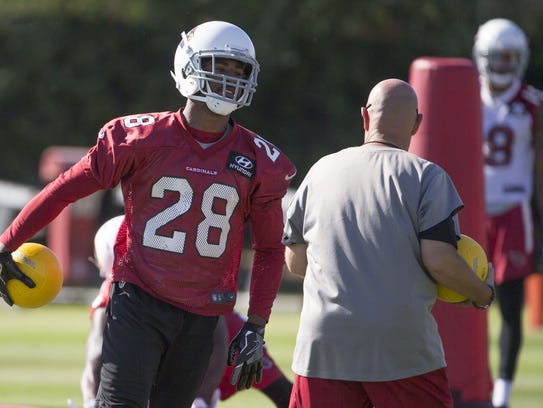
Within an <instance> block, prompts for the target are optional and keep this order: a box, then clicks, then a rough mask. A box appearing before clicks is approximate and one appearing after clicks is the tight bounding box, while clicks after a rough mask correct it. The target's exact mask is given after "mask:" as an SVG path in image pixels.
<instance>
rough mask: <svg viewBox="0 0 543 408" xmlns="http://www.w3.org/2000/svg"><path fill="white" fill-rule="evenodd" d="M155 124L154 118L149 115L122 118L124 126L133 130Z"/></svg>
mask: <svg viewBox="0 0 543 408" xmlns="http://www.w3.org/2000/svg"><path fill="white" fill-rule="evenodd" d="M153 123H155V118H154V117H152V116H151V115H140V116H127V117H126V118H124V126H125V127H127V128H133V127H136V126H147V125H152V124H153Z"/></svg>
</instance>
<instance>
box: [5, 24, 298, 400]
mask: <svg viewBox="0 0 543 408" xmlns="http://www.w3.org/2000/svg"><path fill="white" fill-rule="evenodd" d="M181 37H182V38H181V41H180V43H179V45H178V46H177V49H176V52H175V58H174V73H172V75H173V77H174V80H175V82H176V85H177V88H178V89H179V91H180V92H181V94H182V95H183V96H184V97H186V98H187V100H186V104H185V106H184V107H182V108H180V109H179V110H177V111H175V112H169V111H168V112H151V113H145V114H135V115H129V116H124V117H119V118H115V119H113V120H111V121H109V122H108V123H106V124H105V125H104V126H103V127H102V128H101V129H100V131H99V132H98V138H97V141H96V145H95V146H93V147H92V148H91V149H90V150H89V151H88V153H87V155H86V156H85V157H83V158H82V159H81V160H80V161H79V162H78V163H76V164H75V165H74V166H72V167H71V168H69V169H68V170H67V171H65V172H64V173H62V174H61V175H59V176H58V177H57V178H56V179H55V180H53V181H52V182H50V183H49V184H48V185H47V186H45V188H44V189H43V190H42V191H41V192H39V193H38V194H37V195H36V196H35V197H34V198H33V199H32V200H31V201H30V202H29V203H28V204H27V205H26V206H25V207H24V208H23V209H22V210H21V212H20V213H19V214H18V215H17V217H16V218H15V220H14V221H13V222H12V223H11V224H10V225H9V226H8V228H7V229H6V230H5V231H4V233H3V234H2V235H1V236H0V252H1V253H2V254H1V256H0V262H2V265H8V263H9V264H10V266H12V265H11V264H12V263H13V261H12V259H11V256H10V253H11V251H14V250H16V249H17V248H18V247H19V246H20V245H21V244H22V243H24V242H25V241H27V240H28V239H29V238H31V237H32V236H33V235H34V234H35V233H36V232H38V231H39V230H41V229H42V228H44V227H45V226H46V225H47V224H48V223H49V222H50V221H51V220H53V219H54V218H55V217H56V216H57V215H58V214H59V213H60V212H61V211H62V210H63V209H64V208H65V207H66V206H67V205H68V204H70V203H73V202H74V201H77V200H79V199H80V198H83V197H85V196H88V195H90V194H92V193H94V192H96V191H98V190H101V189H111V188H113V187H115V186H117V185H118V184H120V185H121V189H122V192H123V199H124V207H125V209H124V214H125V218H124V220H123V222H122V224H121V227H120V230H119V234H118V235H117V242H116V243H115V265H114V268H113V276H112V280H113V285H112V289H111V290H112V294H111V298H110V304H109V307H108V309H107V310H108V313H107V314H106V319H107V324H106V326H105V330H104V337H103V339H104V340H103V347H102V361H103V365H102V369H101V375H100V386H99V389H98V396H97V400H96V406H97V407H108V406H112V405H115V406H121V405H122V406H132V407H139V408H147V407H148V406H149V407H151V408H153V407H190V406H191V404H192V402H193V401H194V398H195V397H196V394H197V392H198V390H199V388H200V384H201V383H202V380H203V378H204V375H205V370H206V368H207V366H208V361H209V357H210V355H211V352H212V350H213V334H214V331H215V327H216V325H217V321H218V318H219V316H220V315H224V314H228V313H230V312H231V311H232V310H233V307H234V305H235V302H236V293H237V283H238V271H239V264H240V255H241V250H242V242H243V235H244V229H245V225H246V224H247V223H249V224H250V226H251V237H252V246H253V249H254V251H255V254H254V260H253V265H252V272H251V284H250V294H249V308H248V320H247V322H246V323H245V324H244V325H243V327H242V329H241V330H240V332H239V333H238V335H236V336H235V337H234V339H233V340H232V342H231V343H230V348H229V351H228V362H229V364H232V365H234V366H235V368H234V371H233V374H232V379H231V381H232V382H233V383H236V384H237V386H238V388H249V387H251V385H252V383H253V380H256V381H257V382H258V381H259V380H260V377H261V367H262V357H263V351H262V348H263V344H264V340H263V337H264V329H265V325H266V324H267V322H268V319H269V316H270V313H271V308H272V305H273V301H274V299H275V297H276V295H277V291H278V288H279V284H280V281H281V276H282V270H283V264H284V247H283V245H282V244H281V235H282V227H283V214H282V209H281V199H282V197H283V196H284V195H285V192H286V191H287V188H288V186H289V184H290V182H291V179H292V178H293V177H294V175H295V174H296V168H295V166H294V165H293V164H292V163H291V162H290V160H289V159H288V158H287V157H286V156H285V155H284V154H283V153H281V152H280V151H279V150H278V149H277V148H276V147H275V146H274V145H273V144H271V143H270V142H268V141H267V140H265V139H263V138H262V137H260V136H259V135H258V134H256V133H254V132H252V131H250V130H248V129H246V128H244V127H242V126H241V125H239V124H238V123H236V122H235V121H234V120H233V119H232V118H231V116H230V114H231V113H232V112H233V111H235V110H236V109H239V108H241V107H244V106H249V105H250V104H251V101H252V98H253V94H254V93H255V91H256V86H257V77H258V72H259V70H260V67H259V64H258V62H257V60H256V55H255V49H254V46H253V43H252V41H251V39H250V38H249V36H248V35H247V33H245V32H244V31H243V30H242V29H241V28H239V27H237V26H235V25H233V24H230V23H226V22H221V21H211V22H207V23H203V24H200V25H198V26H197V27H195V28H194V29H192V30H190V31H189V32H187V33H185V32H183V33H182V35H181ZM0 291H2V292H5V291H3V290H2V288H1V287H0ZM3 295H4V297H5V299H6V300H8V301H9V295H8V294H7V292H6V293H3ZM8 303H9V302H8Z"/></svg>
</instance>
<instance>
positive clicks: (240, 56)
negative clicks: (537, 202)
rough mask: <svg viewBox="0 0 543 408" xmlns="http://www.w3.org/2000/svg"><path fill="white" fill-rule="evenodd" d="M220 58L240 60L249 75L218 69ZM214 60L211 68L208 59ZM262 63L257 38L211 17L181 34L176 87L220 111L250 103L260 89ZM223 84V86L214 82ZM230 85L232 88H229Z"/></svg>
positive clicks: (193, 98) (223, 111) (172, 73)
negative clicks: (227, 72) (256, 50)
mask: <svg viewBox="0 0 543 408" xmlns="http://www.w3.org/2000/svg"><path fill="white" fill-rule="evenodd" d="M219 58H222V59H232V60H236V61H240V62H241V63H242V64H243V67H244V71H245V77H244V78H238V77H234V76H231V75H225V74H222V73H219V72H216V71H215V61H216V60H217V59H219ZM207 61H211V65H210V66H211V69H210V70H206V69H204V62H207ZM259 71H260V66H259V64H258V62H257V60H256V55H255V48H254V45H253V42H252V41H251V39H250V38H249V36H248V35H247V33H245V31H243V30H242V29H241V28H239V27H238V26H236V25H234V24H230V23H227V22H223V21H209V22H207V23H203V24H200V25H198V26H196V27H195V28H193V29H192V30H190V31H189V32H188V34H186V33H185V32H183V33H182V34H181V42H180V43H179V45H178V47H177V49H176V51H175V58H174V71H173V72H171V75H172V77H173V79H174V80H175V83H176V87H177V89H178V90H179V92H181V95H183V96H184V97H186V98H189V99H191V100H195V101H200V102H205V103H206V104H207V106H208V108H209V109H210V110H211V111H212V112H214V113H216V114H219V115H223V116H227V115H229V114H230V113H232V112H233V111H234V110H236V109H239V108H241V107H243V106H249V105H250V104H251V102H252V99H253V94H254V93H255V92H256V86H257V78H258V72H259ZM214 84H215V85H216V84H218V85H220V87H219V88H220V90H219V91H218V90H217V87H213V85H214ZM227 87H228V88H229V89H232V91H227Z"/></svg>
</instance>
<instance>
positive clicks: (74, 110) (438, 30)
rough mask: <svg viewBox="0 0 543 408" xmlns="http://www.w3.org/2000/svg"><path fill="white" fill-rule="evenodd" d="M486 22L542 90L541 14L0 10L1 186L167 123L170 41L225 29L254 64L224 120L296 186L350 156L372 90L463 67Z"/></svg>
mask: <svg viewBox="0 0 543 408" xmlns="http://www.w3.org/2000/svg"><path fill="white" fill-rule="evenodd" d="M494 17H507V18H510V19H512V20H514V21H515V22H517V23H518V24H519V25H520V26H521V27H522V28H523V29H524V30H525V32H526V33H527V35H528V37H529V38H530V40H531V51H532V57H531V61H530V64H529V68H528V72H527V76H526V78H527V80H528V81H529V82H531V83H532V84H534V85H535V86H537V87H539V88H543V75H542V74H541V73H543V49H542V48H543V44H542V43H541V42H539V40H540V39H542V38H543V25H542V24H541V23H540V22H541V21H543V2H541V1H540V0H517V1H515V2H511V1H502V0H441V1H439V0H366V1H358V2H356V1H346V0H298V1H294V0H272V1H268V0H265V1H262V0H229V1H222V2H219V1H212V0H184V1H173V0H2V1H1V3H0V19H1V21H2V23H1V24H0V47H1V48H0V49H1V50H2V53H1V61H0V119H1V121H2V132H1V136H0V179H4V180H9V181H16V182H22V183H27V184H35V185H37V184H40V183H41V182H40V180H39V179H38V176H37V171H38V161H39V158H40V155H41V152H42V151H43V149H44V148H45V147H48V146H51V145H68V146H86V147H88V146H91V145H93V144H94V143H95V138H96V134H97V132H98V130H99V128H100V127H101V125H102V124H103V123H105V122H106V121H108V120H109V119H111V118H113V117H116V116H121V115H126V114H132V113H140V112H152V111H162V110H176V109H178V107H179V106H181V105H183V103H184V99H183V98H182V96H181V95H180V94H179V93H178V91H177V90H176V89H175V87H174V83H173V80H172V79H171V77H170V74H169V71H170V70H171V69H172V66H173V55H174V52H175V48H176V46H177V43H178V41H179V39H180V33H181V31H184V30H185V31H188V30H190V29H191V28H192V27H193V26H195V25H197V24H199V23H201V22H204V21H207V20H225V21H229V22H232V23H234V24H237V25H239V26H240V27H242V28H243V29H245V30H246V31H247V33H248V34H249V35H250V36H251V38H252V39H253V42H254V44H255V47H256V50H257V58H258V60H259V62H260V64H261V75H260V76H259V86H258V91H257V93H256V96H255V99H254V101H253V105H252V106H251V107H250V108H247V109H241V110H240V111H237V112H235V113H234V114H233V116H234V118H235V119H236V120H237V121H238V122H240V123H241V124H243V125H245V126H247V127H249V128H251V129H253V130H255V131H257V132H258V133H260V134H261V135H262V136H263V137H265V138H266V139H268V140H270V141H271V142H273V143H275V144H277V145H278V146H279V147H280V148H281V149H282V150H283V151H284V152H285V153H287V154H288V155H289V156H290V157H291V158H292V159H293V160H294V161H295V163H296V164H297V166H298V168H299V171H300V172H299V174H300V176H299V177H297V179H296V180H295V181H294V184H295V185H296V184H297V183H299V182H300V181H301V179H302V176H303V175H305V173H306V171H307V170H308V168H309V166H310V165H311V164H312V163H313V162H314V161H315V160H316V159H317V158H318V157H320V156H322V155H323V154H327V153H330V152H332V151H335V150H338V149H340V148H343V147H346V146H350V145H355V144H360V143H361V142H362V134H363V133H362V122H361V118H360V106H362V105H363V104H364V103H365V98H366V95H367V93H368V92H369V90H370V89H371V87H372V86H373V85H374V84H375V83H376V82H378V81H380V80H382V79H384V78H386V77H397V78H401V79H404V80H407V79H408V73H409V67H410V65H411V63H412V62H413V60H415V59H416V58H418V57H421V56H439V57H465V58H470V56H471V47H472V43H473V35H474V34H475V32H476V30H477V27H478V26H479V25H480V24H481V23H483V22H484V21H486V20H488V19H489V18H494ZM443 97H444V98H446V97H447V95H443ZM459 117H461V112H459Z"/></svg>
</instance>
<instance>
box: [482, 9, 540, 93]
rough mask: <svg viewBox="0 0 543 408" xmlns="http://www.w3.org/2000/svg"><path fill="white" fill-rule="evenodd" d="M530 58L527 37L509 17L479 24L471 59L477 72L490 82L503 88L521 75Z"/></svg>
mask: <svg viewBox="0 0 543 408" xmlns="http://www.w3.org/2000/svg"><path fill="white" fill-rule="evenodd" d="M529 58H530V49H529V47H528V38H527V37H526V35H525V34H524V31H522V29H521V28H520V27H519V26H518V25H516V24H515V23H513V22H512V21H510V20H507V19H505V18H495V19H492V20H489V21H487V22H486V23H484V24H483V25H481V26H480V27H479V30H478V31H477V34H476V35H475V43H474V45H473V59H474V60H475V63H476V64H477V69H478V70H479V74H480V75H482V76H483V78H485V79H486V80H487V81H489V82H490V83H491V84H493V85H495V86H498V87H501V88H506V87H508V86H509V85H511V84H512V83H513V81H514V80H515V79H522V77H523V75H524V71H525V70H526V66H527V65H528V60H529Z"/></svg>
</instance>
